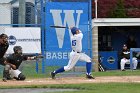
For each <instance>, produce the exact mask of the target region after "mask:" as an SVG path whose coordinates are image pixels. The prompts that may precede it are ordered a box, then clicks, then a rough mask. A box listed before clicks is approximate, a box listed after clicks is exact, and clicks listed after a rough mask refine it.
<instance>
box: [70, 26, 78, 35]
mask: <svg viewBox="0 0 140 93" xmlns="http://www.w3.org/2000/svg"><path fill="white" fill-rule="evenodd" d="M77 30H79V29H78V28H77V27H73V28H71V33H72V34H73V35H74V34H76V31H77Z"/></svg>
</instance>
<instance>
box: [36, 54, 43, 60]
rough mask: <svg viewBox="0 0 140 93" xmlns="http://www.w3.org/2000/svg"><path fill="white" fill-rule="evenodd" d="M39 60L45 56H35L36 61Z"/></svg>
mask: <svg viewBox="0 0 140 93" xmlns="http://www.w3.org/2000/svg"><path fill="white" fill-rule="evenodd" d="M38 58H44V56H43V55H38V56H35V59H38Z"/></svg>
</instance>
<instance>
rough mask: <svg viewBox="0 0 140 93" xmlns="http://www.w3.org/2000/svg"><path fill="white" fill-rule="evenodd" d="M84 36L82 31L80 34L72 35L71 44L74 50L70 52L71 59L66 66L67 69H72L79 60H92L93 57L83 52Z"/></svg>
mask: <svg viewBox="0 0 140 93" xmlns="http://www.w3.org/2000/svg"><path fill="white" fill-rule="evenodd" d="M82 38H83V34H82V32H81V31H80V33H79V34H75V35H72V36H71V46H72V51H71V53H70V57H69V58H70V59H69V62H68V65H67V66H64V70H65V71H69V70H71V69H72V68H73V67H74V66H75V64H76V63H77V61H78V60H80V61H85V62H91V58H90V57H89V56H88V55H86V54H85V53H82Z"/></svg>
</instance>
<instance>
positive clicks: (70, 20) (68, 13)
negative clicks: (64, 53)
mask: <svg viewBox="0 0 140 93" xmlns="http://www.w3.org/2000/svg"><path fill="white" fill-rule="evenodd" d="M50 13H52V16H53V19H54V25H56V26H66V25H67V26H68V27H72V26H76V27H78V25H79V21H80V15H81V14H82V13H83V10H50ZM74 13H76V15H77V17H76V18H77V19H76V20H75V19H74ZM62 15H63V16H64V22H62ZM55 29H56V35H57V40H58V44H59V48H62V47H63V42H64V35H65V29H63V28H55ZM69 34H71V32H70V31H69Z"/></svg>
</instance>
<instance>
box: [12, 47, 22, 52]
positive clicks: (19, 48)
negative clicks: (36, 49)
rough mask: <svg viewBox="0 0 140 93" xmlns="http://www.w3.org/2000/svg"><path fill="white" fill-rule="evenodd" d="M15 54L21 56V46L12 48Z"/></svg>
mask: <svg viewBox="0 0 140 93" xmlns="http://www.w3.org/2000/svg"><path fill="white" fill-rule="evenodd" d="M13 50H14V53H15V54H22V47H21V46H14V48H13Z"/></svg>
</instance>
